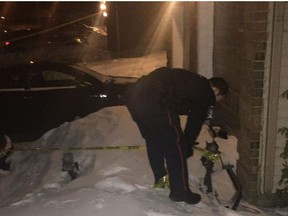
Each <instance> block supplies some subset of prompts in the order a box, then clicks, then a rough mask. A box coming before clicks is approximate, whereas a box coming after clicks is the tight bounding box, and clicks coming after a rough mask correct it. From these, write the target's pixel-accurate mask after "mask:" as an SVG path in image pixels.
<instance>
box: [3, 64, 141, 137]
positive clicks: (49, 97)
mask: <svg viewBox="0 0 288 216" xmlns="http://www.w3.org/2000/svg"><path fill="white" fill-rule="evenodd" d="M136 80H137V78H129V77H115V76H106V75H104V74H101V73H99V72H96V71H93V70H91V69H89V68H87V67H85V66H83V65H70V64H66V63H56V62H48V61H43V62H36V63H31V62H30V63H23V64H17V65H13V66H8V67H5V68H2V69H0V100H1V107H0V126H1V128H0V129H1V130H2V132H5V133H6V134H9V135H10V136H13V134H25V133H34V132H37V131H39V132H40V131H41V132H45V131H47V130H49V129H51V128H54V127H57V126H59V125H60V124H62V123H64V122H66V121H72V120H74V119H75V118H76V117H84V116H86V115H88V114H90V113H93V112H96V111H97V110H99V109H101V108H103V107H109V106H117V105H124V98H123V94H124V91H125V89H126V88H127V86H128V85H129V84H130V83H133V82H135V81H136ZM40 134H41V133H40Z"/></svg>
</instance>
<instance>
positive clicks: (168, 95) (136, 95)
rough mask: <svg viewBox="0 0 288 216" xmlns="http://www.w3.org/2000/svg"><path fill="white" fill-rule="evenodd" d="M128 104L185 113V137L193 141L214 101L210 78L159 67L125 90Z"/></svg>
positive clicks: (139, 109) (145, 110) (138, 109)
mask: <svg viewBox="0 0 288 216" xmlns="http://www.w3.org/2000/svg"><path fill="white" fill-rule="evenodd" d="M126 97H127V98H126V99H127V106H129V108H133V109H134V110H135V111H136V112H138V113H151V115H153V114H155V115H157V112H164V111H170V112H172V113H174V114H177V115H187V116H188V119H187V123H186V127H185V130H184V136H185V138H186V141H188V142H189V143H190V144H192V143H194V142H195V140H196V138H197V136H198V134H199V132H200V130H201V127H202V124H203V123H204V121H205V119H206V117H207V110H208V109H209V107H210V106H214V104H215V95H214V93H213V90H212V89H211V87H210V83H209V81H208V80H207V79H206V78H205V77H203V76H200V75H199V74H196V73H193V72H190V71H187V70H184V69H178V68H173V69H171V68H166V67H162V68H159V69H156V70H155V71H153V72H151V73H150V74H148V75H147V76H143V77H141V78H140V79H139V80H138V81H137V82H136V83H135V84H133V85H131V87H130V88H128V90H127V94H126Z"/></svg>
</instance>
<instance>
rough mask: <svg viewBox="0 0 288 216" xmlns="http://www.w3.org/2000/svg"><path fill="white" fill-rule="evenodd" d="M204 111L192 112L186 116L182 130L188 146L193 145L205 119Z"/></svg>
mask: <svg viewBox="0 0 288 216" xmlns="http://www.w3.org/2000/svg"><path fill="white" fill-rule="evenodd" d="M206 116H207V112H206V110H200V109H198V110H194V111H193V112H191V113H190V114H189V115H188V118H187V122H186V126H185V129H184V138H185V140H186V142H187V143H188V145H194V143H195V141H196V139H197V137H198V135H199V133H200V131H201V128H202V125H203V123H204V121H205V119H206Z"/></svg>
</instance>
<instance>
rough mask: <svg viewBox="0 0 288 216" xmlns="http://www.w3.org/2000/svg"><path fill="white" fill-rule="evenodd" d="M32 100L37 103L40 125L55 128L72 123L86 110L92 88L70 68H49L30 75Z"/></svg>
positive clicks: (32, 72)
mask: <svg viewBox="0 0 288 216" xmlns="http://www.w3.org/2000/svg"><path fill="white" fill-rule="evenodd" d="M28 80H29V89H28V93H29V97H31V98H33V99H34V101H35V104H37V107H38V111H37V112H39V120H40V121H41V124H40V123H39V126H40V127H42V128H43V129H47V130H48V129H51V128H54V127H57V126H59V125H60V124H62V123H64V122H67V121H72V120H74V119H75V118H76V117H77V116H80V115H81V113H82V112H83V111H84V110H85V109H86V108H85V107H86V106H87V104H89V99H90V98H91V93H90V91H91V90H90V88H88V87H86V86H85V85H84V86H83V85H81V83H80V82H79V80H78V79H77V76H76V74H75V73H74V72H71V69H69V68H67V67H63V66H61V67H58V66H55V65H54V66H53V65H51V66H48V67H43V68H40V69H39V68H38V69H37V70H33V71H30V72H29V79H28Z"/></svg>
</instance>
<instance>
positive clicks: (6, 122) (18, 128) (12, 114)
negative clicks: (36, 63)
mask: <svg viewBox="0 0 288 216" xmlns="http://www.w3.org/2000/svg"><path fill="white" fill-rule="evenodd" d="M27 69H28V68H27V67H25V66H19V67H17V66H15V67H8V68H5V69H1V72H0V100H1V101H0V103H1V105H0V127H1V130H2V131H5V132H6V133H7V134H10V133H16V132H17V133H18V132H19V133H20V132H23V131H25V130H28V128H27V126H29V115H27V111H28V110H29V109H30V101H29V98H28V96H27V91H26V87H27V82H26V78H27Z"/></svg>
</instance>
